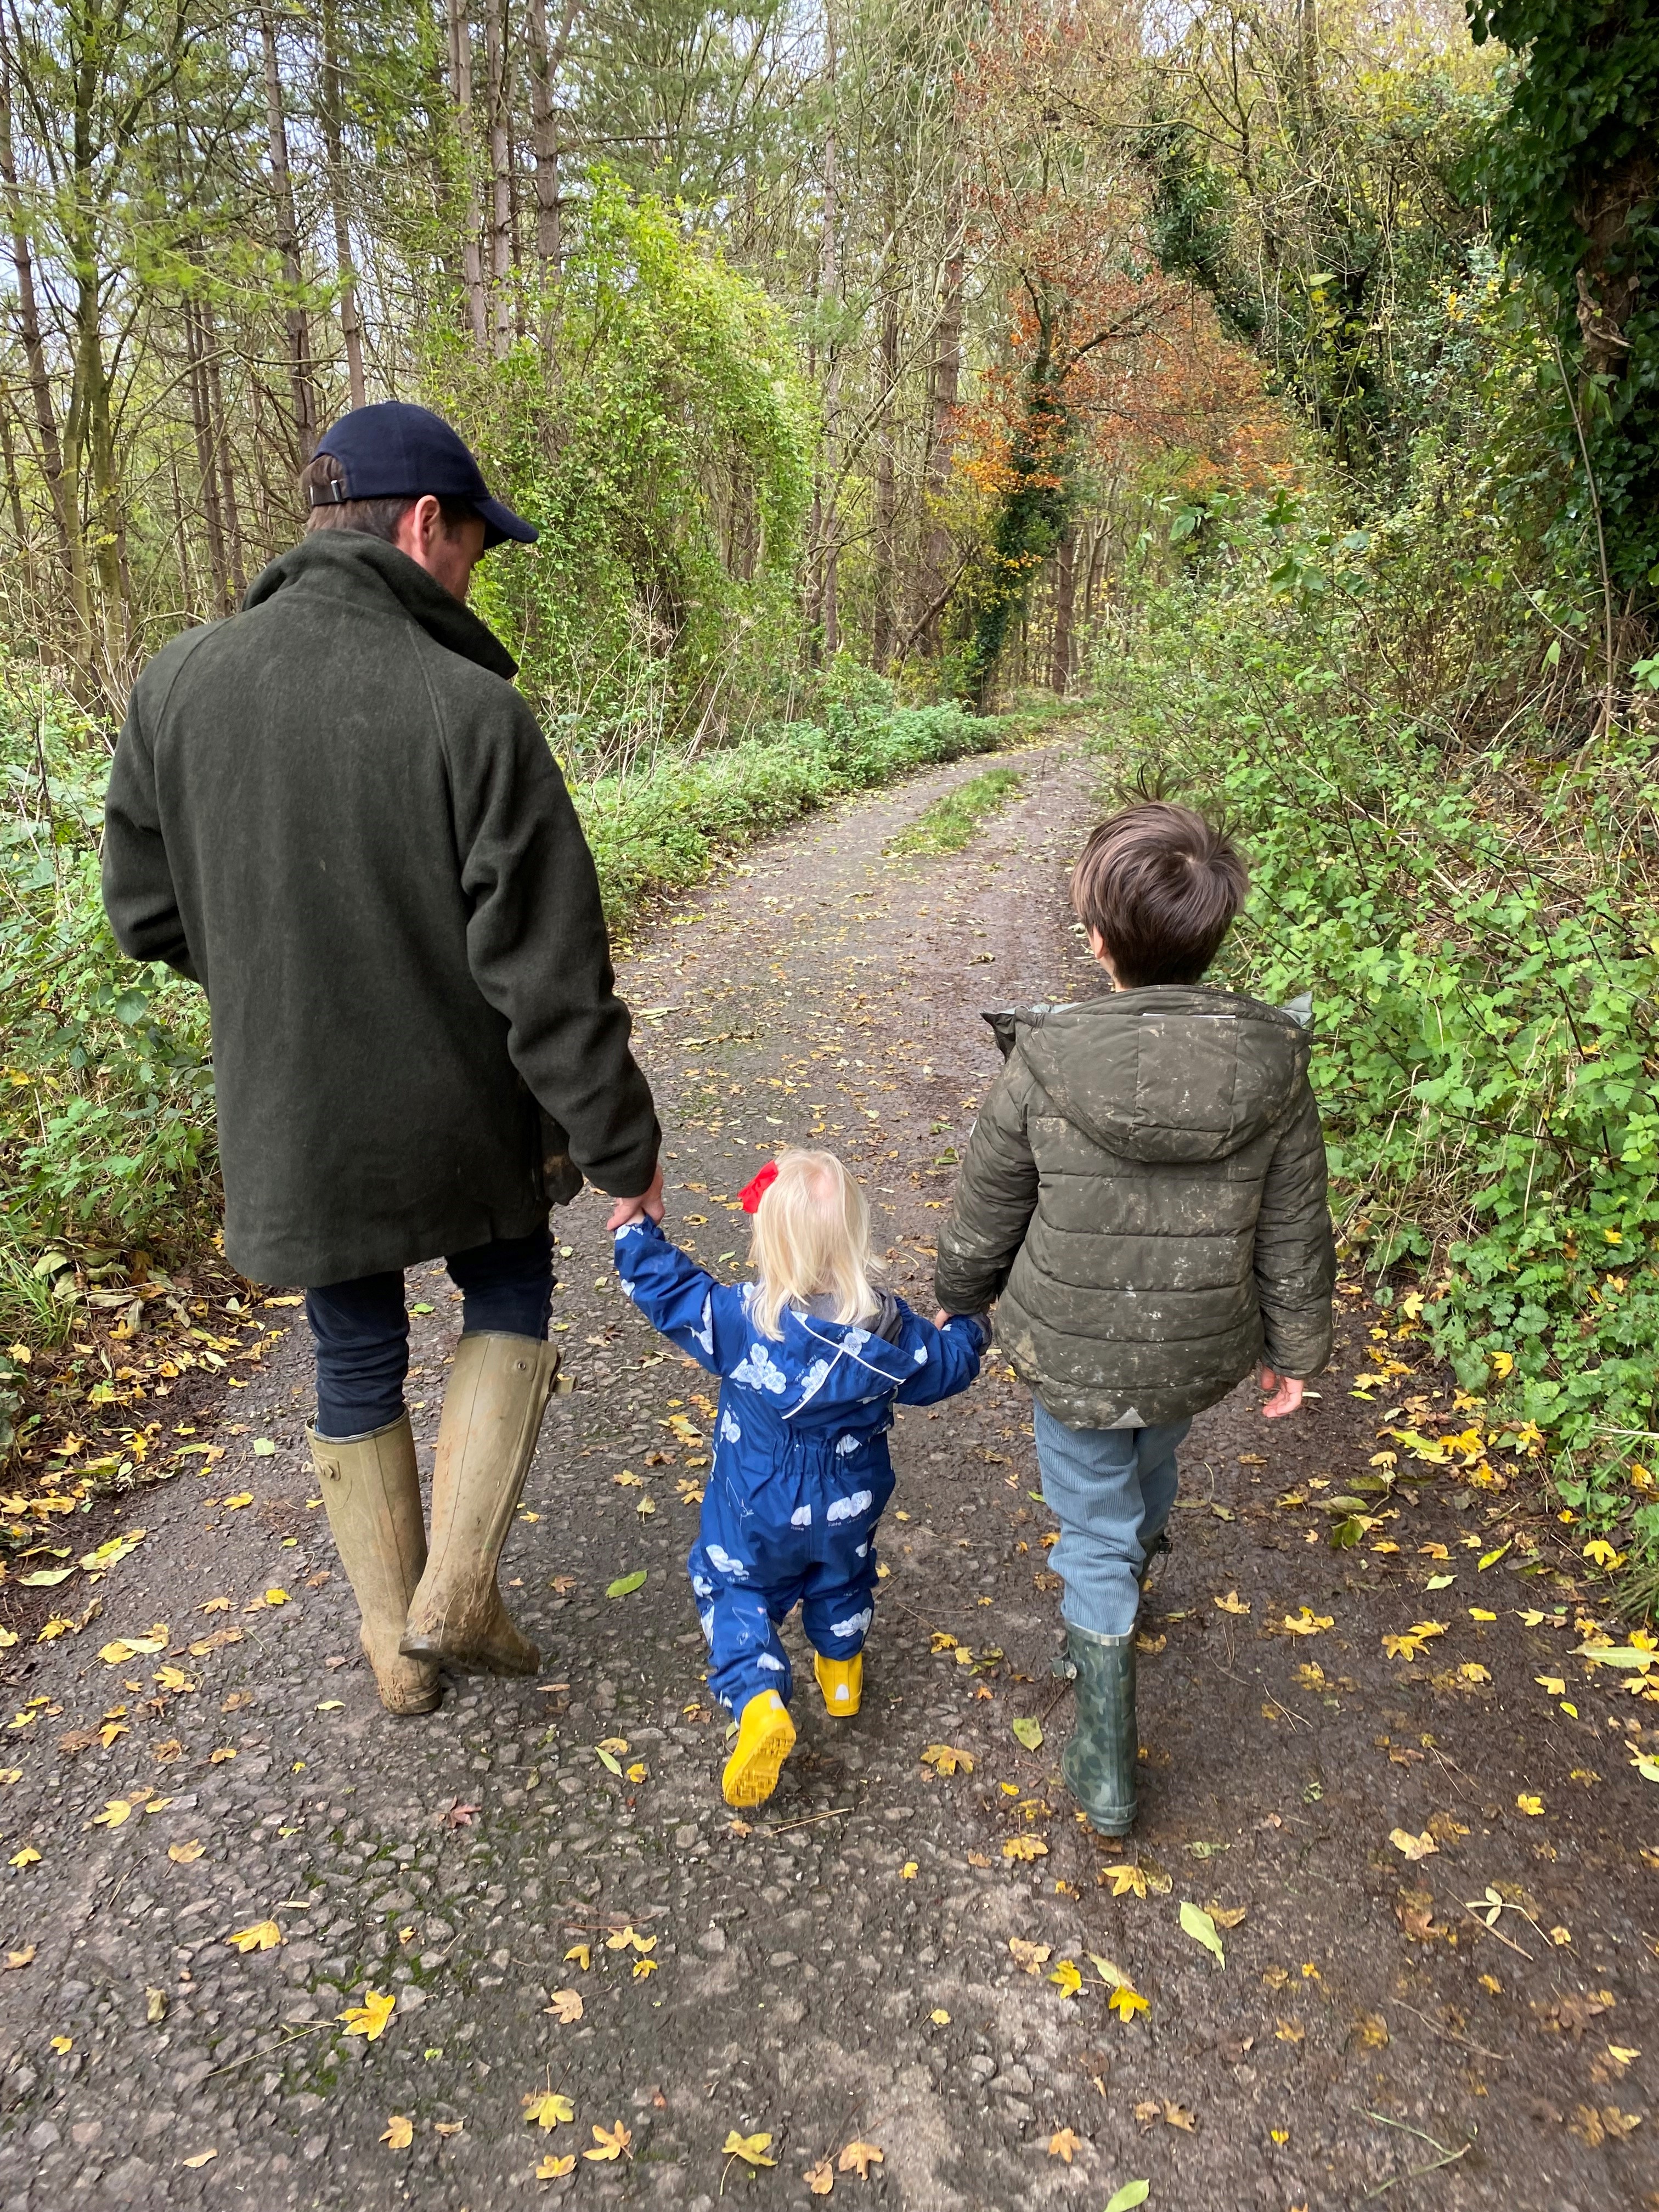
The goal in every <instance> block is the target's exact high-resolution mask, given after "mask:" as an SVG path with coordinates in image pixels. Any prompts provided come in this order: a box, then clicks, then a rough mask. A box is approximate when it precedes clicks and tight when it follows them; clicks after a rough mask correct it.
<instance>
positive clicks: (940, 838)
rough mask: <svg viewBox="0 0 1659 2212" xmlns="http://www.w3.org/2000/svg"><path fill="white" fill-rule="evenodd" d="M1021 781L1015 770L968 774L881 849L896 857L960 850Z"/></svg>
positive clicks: (957, 851)
mask: <svg viewBox="0 0 1659 2212" xmlns="http://www.w3.org/2000/svg"><path fill="white" fill-rule="evenodd" d="M1024 780H1025V779H1024V776H1022V775H1021V774H1020V772H1019V770H1018V769H1013V768H991V769H986V771H985V773H984V775H975V776H971V777H969V781H967V782H966V783H959V784H958V785H957V787H956V789H955V790H954V791H947V792H946V793H945V796H944V798H943V799H935V800H934V801H933V805H931V806H929V807H926V808H924V810H923V811H922V812H921V813H920V814H918V815H917V817H916V818H915V821H914V822H912V823H908V825H907V826H906V827H905V828H904V829H901V830H900V831H899V833H898V835H897V836H896V837H893V838H890V839H889V841H888V842H887V844H886V846H885V848H884V850H885V851H886V852H888V853H890V854H892V855H894V857H895V858H897V857H898V856H900V855H902V854H909V853H959V852H961V851H962V849H963V847H964V846H965V845H967V844H969V842H971V841H972V839H973V838H974V837H975V835H976V834H977V833H978V831H979V829H981V826H982V825H983V824H984V823H987V822H988V821H989V820H990V818H991V817H992V816H993V815H994V814H1000V812H1001V811H1002V809H1003V808H1004V807H1005V806H1006V805H1007V804H1008V801H1009V800H1010V799H1012V797H1013V795H1014V793H1016V792H1017V791H1018V789H1019V787H1020V785H1021V784H1022V783H1023V782H1024Z"/></svg>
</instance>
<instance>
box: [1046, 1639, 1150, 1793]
mask: <svg viewBox="0 0 1659 2212" xmlns="http://www.w3.org/2000/svg"><path fill="white" fill-rule="evenodd" d="M1066 1653H1067V1659H1068V1671H1069V1672H1070V1674H1071V1675H1072V1678H1073V1681H1074V1682H1075V1683H1076V1685H1077V1724H1076V1726H1075V1728H1074V1729H1073V1731H1072V1740H1071V1741H1070V1742H1069V1743H1068V1744H1067V1745H1066V1749H1065V1751H1064V1752H1063V1753H1061V1756H1060V1772H1061V1773H1062V1774H1063V1775H1064V1776H1065V1778H1066V1788H1067V1789H1068V1790H1070V1791H1071V1793H1072V1795H1073V1797H1075V1798H1076V1799H1077V1802H1078V1803H1079V1805H1080V1806H1081V1807H1082V1808H1083V1810H1084V1811H1085V1813H1086V1814H1088V1816H1089V1821H1090V1825H1091V1826H1092V1827H1093V1828H1095V1829H1096V1830H1097V1832H1099V1833H1100V1834H1101V1835H1103V1836H1123V1835H1127V1833H1128V1832H1129V1830H1130V1829H1131V1828H1132V1827H1133V1826H1134V1820H1135V1783H1136V1771H1137V1767H1138V1764H1139V1753H1140V1741H1139V1735H1138V1734H1137V1731H1136V1729H1135V1639H1134V1632H1133V1630H1131V1632H1130V1633H1129V1634H1128V1635H1127V1636H1097V1634H1096V1633H1095V1632H1094V1631H1093V1629H1091V1628H1077V1627H1074V1626H1073V1624H1072V1623H1071V1622H1070V1621H1067V1622H1066Z"/></svg>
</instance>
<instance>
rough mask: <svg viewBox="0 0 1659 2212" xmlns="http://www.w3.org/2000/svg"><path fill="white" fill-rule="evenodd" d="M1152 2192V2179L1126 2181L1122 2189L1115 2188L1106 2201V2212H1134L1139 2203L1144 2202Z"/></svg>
mask: <svg viewBox="0 0 1659 2212" xmlns="http://www.w3.org/2000/svg"><path fill="white" fill-rule="evenodd" d="M1151 2195H1152V2183H1151V2182H1150V2181H1126V2182H1125V2183H1124V2185H1123V2186H1122V2188H1121V2189H1118V2190H1115V2191H1113V2193H1112V2195H1111V2196H1110V2197H1108V2199H1107V2201H1106V2212H1134V2208H1135V2206H1136V2205H1137V2204H1144V2203H1146V2199H1147V2198H1148V2197H1150V2196H1151Z"/></svg>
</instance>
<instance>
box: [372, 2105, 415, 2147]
mask: <svg viewBox="0 0 1659 2212" xmlns="http://www.w3.org/2000/svg"><path fill="white" fill-rule="evenodd" d="M414 2140H415V2127H414V2123H413V2122H412V2121H411V2120H410V2119H409V2118H406V2116H405V2115H404V2113H402V2112H393V2113H392V2115H391V2117H390V2118H388V2119H387V2121H386V2133H385V2134H384V2135H383V2136H381V2137H380V2141H381V2142H383V2143H385V2144H386V2146H387V2147H388V2148H390V2149H392V2150H407V2149H408V2148H409V2146H410V2143H412V2142H414Z"/></svg>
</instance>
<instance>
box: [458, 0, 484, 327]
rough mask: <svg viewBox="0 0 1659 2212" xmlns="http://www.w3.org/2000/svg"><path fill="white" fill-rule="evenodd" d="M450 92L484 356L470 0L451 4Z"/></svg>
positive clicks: (472, 307) (470, 282)
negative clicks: (462, 165)
mask: <svg viewBox="0 0 1659 2212" xmlns="http://www.w3.org/2000/svg"><path fill="white" fill-rule="evenodd" d="M449 90H450V97H451V98H452V99H453V100H454V103H455V114H456V118H457V121H458V122H459V126H460V136H461V153H462V157H463V159H464V160H465V163H466V218H465V220H466V229H465V234H464V235H463V237H462V240H461V270H462V275H463V277H464V279H465V284H466V299H467V307H468V309H469V312H470V313H471V320H472V341H473V343H474V344H475V345H476V346H477V349H478V350H479V352H480V353H483V352H484V351H485V350H486V349H487V348H488V346H489V304H488V302H487V301H486V300H485V297H484V278H483V252H482V249H481V247H480V245H479V233H480V231H481V230H482V229H483V210H482V209H481V208H480V207H479V205H478V185H477V166H476V165H477V147H476V146H475V145H474V143H473V140H472V29H471V22H470V21H469V20H468V16H467V0H449Z"/></svg>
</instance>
